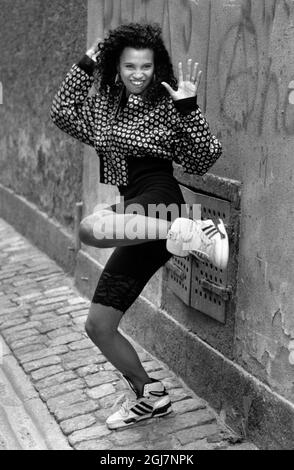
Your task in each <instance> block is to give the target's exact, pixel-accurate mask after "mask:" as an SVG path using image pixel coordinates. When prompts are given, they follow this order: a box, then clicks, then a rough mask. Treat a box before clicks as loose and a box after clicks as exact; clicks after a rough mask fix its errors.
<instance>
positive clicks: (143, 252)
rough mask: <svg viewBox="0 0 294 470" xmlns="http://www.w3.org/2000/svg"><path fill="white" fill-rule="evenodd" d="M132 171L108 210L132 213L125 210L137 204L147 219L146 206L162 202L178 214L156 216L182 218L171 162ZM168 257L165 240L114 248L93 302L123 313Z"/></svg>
mask: <svg viewBox="0 0 294 470" xmlns="http://www.w3.org/2000/svg"><path fill="white" fill-rule="evenodd" d="M149 160H150V159H149ZM144 163H145V165H144ZM139 164H140V166H139ZM131 170H132V171H131V177H130V184H129V185H128V186H127V187H119V188H118V189H119V192H120V194H121V196H124V200H123V202H121V203H118V204H113V205H112V206H109V209H111V210H113V211H114V212H119V213H124V212H131V213H132V212H133V211H128V207H129V206H130V204H140V205H142V206H143V207H144V209H145V215H146V216H148V205H149V204H160V203H162V204H165V205H167V206H168V205H170V204H175V205H177V207H178V213H176V212H172V213H169V212H167V216H166V217H162V215H159V214H156V215H155V216H156V217H157V218H165V219H166V220H169V221H173V220H174V219H175V218H176V217H180V216H184V215H183V214H184V213H183V210H184V207H185V206H184V205H185V201H184V198H183V195H182V192H181V190H180V187H179V184H178V183H177V181H176V179H175V178H174V177H173V174H172V172H173V168H172V165H171V163H170V162H161V163H158V164H157V165H154V163H153V164H152V165H151V167H150V161H147V162H146V159H144V161H143V162H142V160H141V159H140V161H139V162H138V164H136V166H134V167H132V168H131ZM171 256H172V255H171V253H169V252H168V251H167V250H166V240H154V241H148V242H143V243H140V244H137V245H129V246H124V247H117V248H115V249H114V251H113V253H112V254H111V256H110V258H109V259H108V261H107V263H106V265H105V267H104V269H103V271H102V273H101V276H100V278H99V281H98V285H97V287H96V290H95V292H94V295H93V298H92V302H93V303H96V304H97V303H100V304H103V305H108V306H112V307H114V308H115V309H118V310H120V311H122V312H125V311H126V310H127V309H128V308H129V307H130V306H131V305H132V303H133V302H134V301H135V300H136V298H137V297H138V296H139V294H140V293H141V291H142V290H143V288H144V286H145V285H146V284H147V282H148V281H149V279H150V278H151V277H152V276H153V274H154V273H155V272H156V271H157V270H158V269H159V268H160V267H161V266H163V265H164V264H165V263H166V262H167V261H168V260H169V259H170V258H171Z"/></svg>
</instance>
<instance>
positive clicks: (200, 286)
mask: <svg viewBox="0 0 294 470" xmlns="http://www.w3.org/2000/svg"><path fill="white" fill-rule="evenodd" d="M181 189H182V192H183V196H184V198H185V201H186V203H187V204H188V206H189V216H190V217H192V216H193V217H194V218H196V217H197V218H200V217H201V219H202V220H204V219H216V218H218V217H220V218H221V219H222V220H223V221H224V223H225V225H226V228H227V231H228V233H229V227H230V216H231V203H230V202H229V201H227V200H224V199H220V198H216V197H213V196H209V195H205V194H202V193H196V192H194V191H191V190H189V189H187V188H185V187H182V188H181ZM195 204H197V205H198V206H197V207H195ZM199 205H200V206H199ZM200 208H201V209H200ZM200 211H201V212H200ZM229 235H230V234H229ZM167 267H168V268H169V277H168V285H169V287H170V288H171V289H172V290H173V292H174V293H175V294H176V295H177V296H178V297H180V298H181V299H182V301H183V302H185V304H186V305H189V306H190V307H192V308H194V309H196V310H198V311H201V312H203V313H205V314H206V315H208V316H210V317H212V318H214V319H215V320H218V321H219V322H221V323H225V314H226V303H227V301H228V300H229V298H230V294H231V287H230V286H227V280H228V272H229V269H228V268H229V267H228V268H227V269H226V270H224V271H223V270H222V269H218V268H217V267H215V266H214V265H212V264H211V263H208V262H206V263H201V262H199V261H198V260H197V259H195V258H194V257H193V256H191V255H190V256H189V257H187V258H179V257H176V256H174V257H173V258H172V260H171V261H169V263H168V265H167Z"/></svg>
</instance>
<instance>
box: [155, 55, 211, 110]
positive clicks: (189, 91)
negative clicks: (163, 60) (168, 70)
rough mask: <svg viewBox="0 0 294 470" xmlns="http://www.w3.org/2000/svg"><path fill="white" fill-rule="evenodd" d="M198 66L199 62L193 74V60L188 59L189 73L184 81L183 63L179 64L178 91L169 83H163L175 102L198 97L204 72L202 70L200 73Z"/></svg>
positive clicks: (196, 63) (195, 65)
mask: <svg viewBox="0 0 294 470" xmlns="http://www.w3.org/2000/svg"><path fill="white" fill-rule="evenodd" d="M198 65H199V64H198V62H195V64H194V67H193V72H192V59H188V61H187V73H186V76H185V80H184V74H183V66H182V62H179V83H178V90H177V91H175V90H173V89H172V88H171V86H170V85H169V84H168V83H166V82H161V84H162V85H163V86H164V87H165V88H166V89H167V91H168V92H169V94H170V96H171V97H172V99H173V100H174V101H177V100H183V99H185V98H191V97H193V96H196V94H197V89H198V87H199V83H200V79H201V75H202V72H201V71H200V70H199V71H198Z"/></svg>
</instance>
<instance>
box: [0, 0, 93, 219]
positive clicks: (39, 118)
mask: <svg viewBox="0 0 294 470" xmlns="http://www.w3.org/2000/svg"><path fill="white" fill-rule="evenodd" d="M0 7H1V15H0V80H1V82H2V86H3V104H1V105H0V120H1V126H0V181H1V183H2V184H4V185H5V186H7V187H9V188H12V189H14V190H15V191H16V192H17V193H18V194H21V195H23V196H25V197H26V198H27V199H28V200H29V201H31V202H34V203H35V204H37V206H38V207H39V208H40V209H42V210H44V211H45V212H47V213H48V215H49V216H54V217H55V218H56V219H58V220H59V221H60V222H61V223H63V224H64V225H65V226H70V227H71V228H72V227H73V217H74V205H75V202H76V201H79V200H81V192H82V166H83V162H82V144H80V143H79V142H78V141H74V140H73V139H72V138H70V137H66V135H65V134H64V133H62V132H61V131H59V130H58V129H57V127H55V126H54V124H53V123H52V122H51V120H50V117H49V110H50V107H51V103H52V98H53V95H54V93H55V92H56V91H57V89H58V86H59V84H60V82H61V80H62V79H63V78H64V76H65V74H66V72H67V71H68V69H69V68H70V66H71V65H72V64H73V63H74V62H75V61H76V59H77V58H78V57H79V56H80V55H81V54H82V53H83V52H84V49H85V47H86V31H87V2H86V0H67V1H66V2H62V1H60V0H52V1H50V2H45V1H39V0H13V1H11V0H1V2H0Z"/></svg>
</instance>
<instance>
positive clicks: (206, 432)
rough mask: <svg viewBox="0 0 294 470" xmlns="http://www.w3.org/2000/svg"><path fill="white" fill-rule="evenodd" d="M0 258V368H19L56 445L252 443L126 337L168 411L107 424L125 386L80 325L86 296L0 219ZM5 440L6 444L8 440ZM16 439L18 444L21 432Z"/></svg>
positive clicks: (0, 405) (0, 386)
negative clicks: (55, 433)
mask: <svg viewBox="0 0 294 470" xmlns="http://www.w3.org/2000/svg"><path fill="white" fill-rule="evenodd" d="M0 266H1V268H0V333H1V335H2V337H3V338H4V340H5V343H6V344H7V346H8V348H9V350H10V351H11V353H10V354H8V353H7V354H6V355H5V354H4V356H3V355H2V366H1V369H0V370H2V371H3V370H4V365H5V366H6V369H5V370H6V376H7V374H8V377H9V373H10V372H11V369H13V368H17V367H18V368H19V369H20V372H21V374H23V375H18V377H24V379H23V380H26V381H27V382H28V384H29V386H28V387H27V388H25V390H29V392H28V395H27V396H22V400H23V401H24V402H25V401H26V400H30V399H34V400H37V398H38V400H39V402H38V403H41V401H40V399H41V400H42V406H43V407H44V404H45V405H46V407H47V408H46V417H47V418H45V414H43V415H42V416H43V418H42V421H43V424H44V426H45V427H46V426H47V428H48V426H49V424H48V423H51V424H50V425H55V426H57V427H58V430H60V431H61V435H62V437H63V438H64V448H67V446H68V448H73V449H81V450H82V449H95V450H110V449H113V450H118V449H128V450H132V449H144V450H151V449H155V450H161V449H164V450H171V449H180V450H201V449H211V450H212V449H227V450H230V449H233V450H235V449H237V450H241V449H242V450H243V449H245V450H251V449H256V447H255V446H254V445H253V444H250V443H248V442H243V443H240V441H238V439H237V438H236V436H234V435H233V433H232V432H231V431H230V430H229V429H228V428H226V427H225V426H224V425H223V424H222V422H221V421H220V420H219V418H218V416H217V415H216V413H215V412H214V411H213V410H212V409H211V408H210V407H209V406H208V405H207V403H206V402H205V401H203V400H202V399H200V398H199V397H197V396H196V395H195V394H194V393H193V392H192V391H191V390H190V389H189V388H187V386H186V385H185V384H184V383H183V382H182V381H181V380H180V379H179V378H178V377H176V376H175V375H174V374H173V373H172V372H171V371H170V370H169V369H168V368H167V367H166V366H165V365H164V364H162V363H161V362H160V361H158V360H157V359H156V358H154V357H152V356H151V355H150V354H149V353H147V352H146V351H145V350H143V349H142V348H141V347H140V346H139V345H137V344H136V343H134V342H133V341H132V340H131V341H132V342H133V344H134V345H135V347H136V350H137V351H138V353H139V356H140V359H141V361H142V362H143V365H144V367H145V369H146V370H147V371H148V373H150V375H151V376H152V377H154V378H157V379H162V381H163V382H164V384H165V386H166V387H167V389H168V391H169V393H170V395H171V399H172V402H173V410H174V411H173V413H171V414H170V415H168V416H166V417H162V418H156V419H151V420H150V419H149V420H145V421H143V422H141V423H138V424H136V425H134V426H130V427H128V428H125V429H121V430H118V431H110V430H109V429H108V428H107V427H106V425H105V419H106V417H107V416H109V414H111V413H112V412H113V409H111V407H112V405H113V402H114V401H115V400H116V399H117V397H119V396H120V395H121V394H122V393H124V392H127V390H126V388H125V387H126V386H125V385H124V383H122V381H121V379H120V374H119V373H118V372H117V371H116V370H115V369H114V368H113V366H112V365H111V364H110V363H109V362H107V360H106V359H105V357H104V356H103V355H102V354H101V352H100V351H99V350H98V349H97V348H96V346H94V345H93V343H92V342H91V341H90V339H89V338H88V337H87V335H86V333H85V330H84V323H85V319H86V316H87V312H88V308H89V304H90V301H89V300H88V299H86V298H84V297H81V295H80V294H79V292H78V291H77V289H76V288H75V287H74V284H73V279H72V278H71V277H69V276H68V275H67V274H66V273H64V271H63V270H62V269H61V268H60V267H59V266H58V265H57V264H56V263H55V262H54V261H52V260H51V259H50V258H48V256H47V255H45V254H44V253H43V252H41V251H40V250H38V249H37V248H36V247H35V246H33V245H31V244H30V242H29V241H28V240H27V239H25V238H24V237H23V236H21V235H20V234H19V233H17V232H16V231H15V230H14V229H13V227H11V226H10V225H8V224H7V223H6V222H5V221H4V220H2V219H0ZM0 341H1V338H0ZM0 346H1V344H0ZM5 347H6V346H5ZM2 348H3V342H2ZM0 352H1V351H0ZM9 371H10V372H9ZM1 377H2V376H1V375H0V398H1V395H3V393H1V391H3V390H4V389H5V383H4V381H5V378H3V377H2V378H1ZM19 380H20V379H19ZM7 386H8V385H7ZM23 395H24V394H23ZM33 408H34V406H31V410H32V409H33ZM9 409H13V407H12V408H11V407H10V408H9V406H7V402H6V404H5V400H4V401H3V400H2V401H1V399H0V414H1V413H6V414H7V413H8V412H9ZM26 411H27V413H28V419H29V418H30V417H31V416H30V413H31V414H32V411H31V412H30V410H29V409H28V407H26ZM43 412H44V410H43ZM35 413H36V411H35ZM19 419H25V418H19ZM32 420H33V421H34V417H32ZM46 420H47V421H46ZM50 420H51V421H50ZM53 421H54V423H53ZM15 422H17V421H15ZM32 433H33V431H32ZM2 437H3V436H2ZM61 442H62V439H61V440H59V441H58V443H57V444H56V448H60V445H62V444H60V443H61ZM1 443H2V448H5V445H4V444H3V439H2V438H1V427H0V449H1ZM68 444H69V445H68ZM9 445H10V446H11V447H10V448H14V445H16V444H14V443H13V442H11V443H10V444H9ZM18 445H19V446H20V448H21V447H22V441H21V439H20V441H19V443H18ZM42 445H43V444H42V442H41V443H40V447H41V448H43V447H42ZM58 446H59V447H58ZM24 447H25V446H24ZM33 448H34V447H33ZM53 448H54V444H53Z"/></svg>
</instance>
